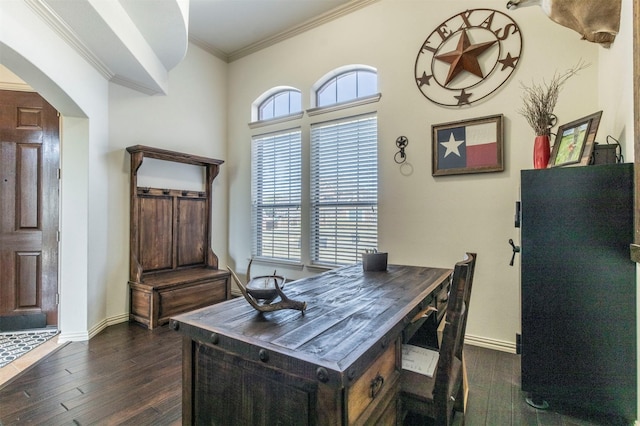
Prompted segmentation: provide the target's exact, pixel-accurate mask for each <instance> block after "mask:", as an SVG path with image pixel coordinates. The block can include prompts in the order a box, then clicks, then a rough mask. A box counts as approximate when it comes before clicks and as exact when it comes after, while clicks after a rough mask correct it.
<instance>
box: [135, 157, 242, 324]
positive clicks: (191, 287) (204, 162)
mask: <svg viewBox="0 0 640 426" xmlns="http://www.w3.org/2000/svg"><path fill="white" fill-rule="evenodd" d="M127 151H128V152H129V153H130V154H131V180H130V196H131V204H130V208H131V212H130V214H131V217H130V245H129V291H130V306H129V319H130V320H131V321H136V322H139V323H141V324H144V325H146V326H147V327H148V328H149V329H153V328H155V327H158V326H159V325H163V324H166V323H168V322H169V318H170V317H171V316H173V315H176V314H179V313H183V312H187V311H191V310H194V309H198V308H201V307H204V306H208V305H212V304H214V303H217V302H221V301H223V300H227V299H229V298H230V297H231V283H230V279H229V275H230V274H229V272H228V271H226V270H221V269H218V257H217V256H216V255H215V253H214V252H213V250H212V248H211V187H212V182H213V179H214V178H215V177H216V176H217V175H218V172H219V168H220V165H221V164H222V163H223V161H222V160H215V159H211V158H206V157H198V156H194V155H189V154H184V153H180V152H175V151H168V150H164V149H158V148H151V147H148V146H142V145H135V146H130V147H128V148H127ZM145 157H146V158H154V159H157V160H164V161H172V162H177V163H183V164H191V165H196V166H202V167H204V168H205V171H206V182H205V190H204V191H193V190H180V189H158V188H146V187H138V169H139V168H140V166H141V165H142V162H143V160H144V158H145Z"/></svg>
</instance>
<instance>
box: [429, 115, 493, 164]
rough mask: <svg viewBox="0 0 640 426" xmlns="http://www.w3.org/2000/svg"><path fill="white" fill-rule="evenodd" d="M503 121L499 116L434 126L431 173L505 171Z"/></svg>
mask: <svg viewBox="0 0 640 426" xmlns="http://www.w3.org/2000/svg"><path fill="white" fill-rule="evenodd" d="M502 118H503V116H502V114H499V115H492V116H489V117H481V118H476V119H473V120H462V121H455V122H451V123H444V124H434V125H433V126H431V130H432V169H431V170H432V173H431V174H432V175H433V176H444V175H461V174H467V173H486V172H501V171H503V170H504V163H503V142H502V140H503V137H502V136H503V134H502V132H503V131H502V129H503V127H502Z"/></svg>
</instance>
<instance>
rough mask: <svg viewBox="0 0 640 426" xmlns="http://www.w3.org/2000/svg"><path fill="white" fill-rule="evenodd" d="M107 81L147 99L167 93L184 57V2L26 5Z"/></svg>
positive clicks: (45, 1) (99, 0) (70, 0)
mask: <svg viewBox="0 0 640 426" xmlns="http://www.w3.org/2000/svg"><path fill="white" fill-rule="evenodd" d="M27 3H28V4H29V5H31V7H32V8H33V9H34V10H35V11H36V12H37V13H39V14H40V15H41V16H42V17H43V18H44V19H45V21H46V22H47V23H48V24H49V25H50V26H51V27H53V28H54V29H55V30H56V31H57V32H58V33H59V34H60V35H61V36H62V37H63V38H64V39H66V40H67V42H68V43H69V44H70V45H71V46H73V47H74V48H75V49H76V50H77V51H78V52H79V53H80V54H81V55H82V56H83V57H84V58H85V59H87V61H88V62H89V63H91V64H92V65H93V66H94V67H95V68H96V69H97V70H98V71H100V72H101V73H102V74H103V75H104V76H105V78H107V79H108V80H110V81H112V82H114V83H117V84H120V85H122V86H126V87H129V88H132V89H134V90H137V91H140V92H142V93H147V94H159V93H162V94H166V93H167V92H168V79H169V78H168V71H169V70H170V69H172V68H173V67H175V66H176V65H177V64H178V63H179V62H180V61H181V60H182V59H183V58H184V55H185V54H186V51H187V46H188V35H187V34H188V2H186V1H184V0H153V1H150V0H119V1H115V0H111V1H105V0H27Z"/></svg>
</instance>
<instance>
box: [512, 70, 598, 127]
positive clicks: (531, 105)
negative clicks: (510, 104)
mask: <svg viewBox="0 0 640 426" xmlns="http://www.w3.org/2000/svg"><path fill="white" fill-rule="evenodd" d="M588 66H589V64H585V63H583V62H582V61H580V62H578V63H577V64H576V65H575V66H574V67H573V68H571V69H569V70H567V71H566V72H564V73H562V74H559V73H557V72H556V73H555V74H554V75H553V78H552V79H551V81H550V82H549V83H547V82H545V81H543V82H542V84H536V83H532V85H531V86H529V87H528V86H525V85H524V84H522V83H520V86H521V87H522V90H524V93H523V95H522V101H523V103H524V106H523V107H522V108H521V109H519V110H518V112H519V113H520V115H522V116H523V117H524V118H526V119H527V122H528V123H529V125H530V126H531V128H532V129H533V130H534V131H535V132H536V135H549V132H550V130H551V128H552V127H553V126H554V124H555V115H553V110H554V109H555V107H556V103H557V102H558V95H559V94H560V90H561V89H562V86H563V85H564V83H566V82H567V80H568V79H569V78H571V77H573V76H574V75H576V74H578V72H580V71H581V70H583V69H585V68H587V67H588Z"/></svg>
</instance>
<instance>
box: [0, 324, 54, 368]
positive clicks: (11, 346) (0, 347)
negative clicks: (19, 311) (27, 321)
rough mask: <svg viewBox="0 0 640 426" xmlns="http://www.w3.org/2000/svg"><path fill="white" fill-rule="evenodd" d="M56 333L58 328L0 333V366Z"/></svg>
mask: <svg viewBox="0 0 640 426" xmlns="http://www.w3.org/2000/svg"><path fill="white" fill-rule="evenodd" d="M56 334H58V330H55V329H53V330H30V331H18V332H12V333H0V368H2V367H4V366H5V365H7V364H9V363H10V362H11V361H14V360H15V359H17V358H19V357H21V356H22V355H24V354H26V353H27V352H29V351H30V350H32V349H34V348H37V347H38V346H40V345H41V344H43V343H44V342H46V341H47V340H49V339H51V338H52V337H54V336H55V335H56Z"/></svg>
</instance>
